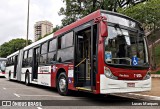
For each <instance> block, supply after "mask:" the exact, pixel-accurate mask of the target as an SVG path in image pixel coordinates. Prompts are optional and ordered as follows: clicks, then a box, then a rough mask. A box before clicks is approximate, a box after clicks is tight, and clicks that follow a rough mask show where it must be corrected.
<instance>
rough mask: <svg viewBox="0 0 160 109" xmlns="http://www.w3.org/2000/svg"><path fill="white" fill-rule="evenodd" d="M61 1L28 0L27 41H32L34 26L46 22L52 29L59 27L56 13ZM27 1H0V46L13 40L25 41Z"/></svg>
mask: <svg viewBox="0 0 160 109" xmlns="http://www.w3.org/2000/svg"><path fill="white" fill-rule="evenodd" d="M61 7H65V4H64V3H63V0H30V18H29V19H30V21H29V39H31V40H32V41H34V24H35V23H36V22H37V21H41V20H48V21H50V22H52V24H53V27H55V26H56V25H61V19H62V18H63V17H64V16H59V15H58V12H59V10H60V8H61ZM27 8H28V0H0V45H1V44H3V43H4V42H7V41H9V40H11V39H15V38H24V39H26V35H27Z"/></svg>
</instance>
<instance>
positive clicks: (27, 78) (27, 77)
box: [25, 73, 30, 86]
mask: <svg viewBox="0 0 160 109" xmlns="http://www.w3.org/2000/svg"><path fill="white" fill-rule="evenodd" d="M25 84H26V85H27V86H29V84H30V81H29V74H28V73H26V78H25Z"/></svg>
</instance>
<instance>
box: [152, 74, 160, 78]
mask: <svg viewBox="0 0 160 109" xmlns="http://www.w3.org/2000/svg"><path fill="white" fill-rule="evenodd" d="M151 77H152V78H160V74H151Z"/></svg>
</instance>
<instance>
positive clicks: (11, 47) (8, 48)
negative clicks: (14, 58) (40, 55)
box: [0, 38, 32, 57]
mask: <svg viewBox="0 0 160 109" xmlns="http://www.w3.org/2000/svg"><path fill="white" fill-rule="evenodd" d="M31 43H32V41H31V40H28V44H31ZM25 46H26V40H24V39H19V38H17V39H12V40H10V41H9V42H5V43H4V44H2V45H1V46H0V57H7V56H8V55H10V54H12V53H14V52H16V51H17V50H20V49H22V48H24V47H25Z"/></svg>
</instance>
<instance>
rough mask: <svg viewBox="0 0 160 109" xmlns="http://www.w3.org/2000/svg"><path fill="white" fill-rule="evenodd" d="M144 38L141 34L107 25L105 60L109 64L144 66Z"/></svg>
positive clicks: (146, 59) (145, 52) (145, 60)
mask: <svg viewBox="0 0 160 109" xmlns="http://www.w3.org/2000/svg"><path fill="white" fill-rule="evenodd" d="M146 55H148V54H147V49H146V43H145V39H144V37H143V35H142V34H139V35H138V32H137V33H136V32H132V31H129V30H125V29H120V28H119V29H116V28H115V27H112V26H109V27H108V37H107V38H106V39H105V61H106V63H109V64H123V65H132V66H144V65H146V63H148V58H147V56H146Z"/></svg>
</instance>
